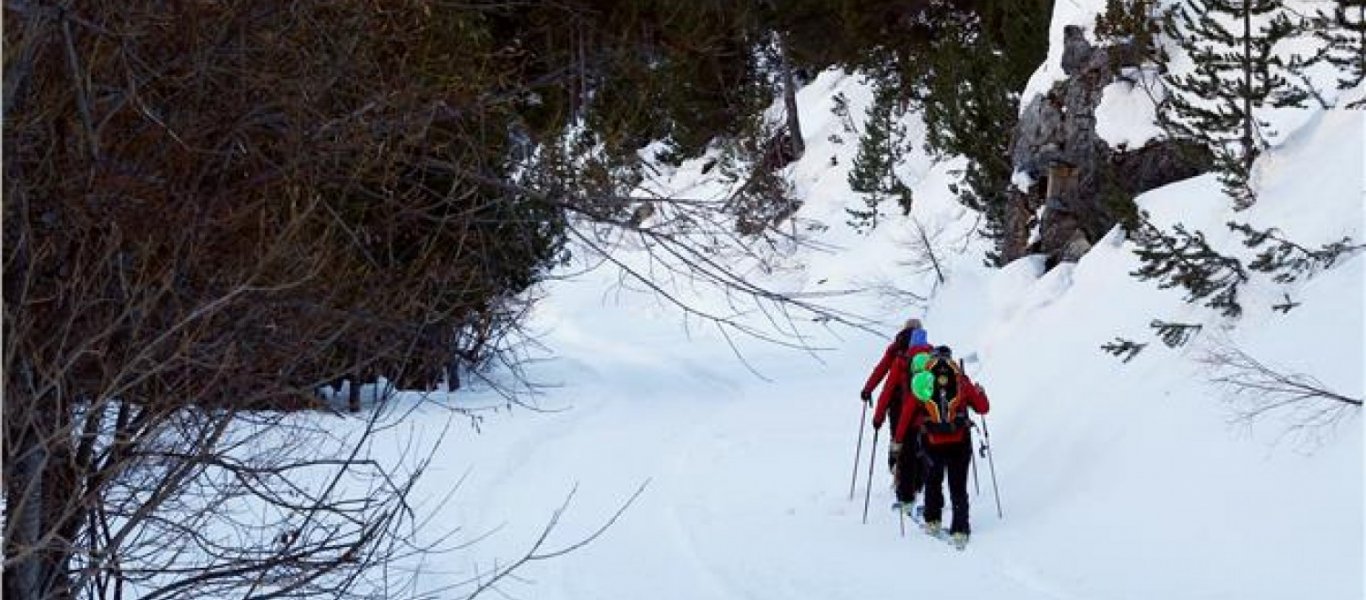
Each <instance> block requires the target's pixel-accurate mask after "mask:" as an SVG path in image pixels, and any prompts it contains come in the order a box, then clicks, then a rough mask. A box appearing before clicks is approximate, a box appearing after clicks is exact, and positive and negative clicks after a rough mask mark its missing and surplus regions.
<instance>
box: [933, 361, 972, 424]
mask: <svg viewBox="0 0 1366 600" xmlns="http://www.w3.org/2000/svg"><path fill="white" fill-rule="evenodd" d="M925 371H926V372H928V373H929V374H930V375H932V376H933V377H934V391H933V393H931V395H930V397H929V398H928V399H926V400H922V401H921V402H922V404H923V406H924V408H925V412H926V413H927V415H928V416H926V418H925V431H928V432H930V433H936V434H947V433H954V432H956V431H959V430H961V429H966V428H967V427H969V426H970V425H971V422H970V421H969V420H968V402H967V398H966V397H965V396H963V395H962V394H959V393H958V376H959V374H960V371H959V369H958V364H957V363H955V362H954V361H953V358H951V357H949V356H945V355H941V354H937V355H936V356H934V357H933V358H931V359H930V362H929V363H928V364H927V365H926V366H925Z"/></svg>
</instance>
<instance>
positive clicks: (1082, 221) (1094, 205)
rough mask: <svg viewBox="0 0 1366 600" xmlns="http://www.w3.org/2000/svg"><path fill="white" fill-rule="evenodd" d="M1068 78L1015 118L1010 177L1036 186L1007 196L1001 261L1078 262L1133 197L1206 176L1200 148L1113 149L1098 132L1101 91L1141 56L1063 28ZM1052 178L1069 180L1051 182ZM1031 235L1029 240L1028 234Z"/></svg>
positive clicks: (1163, 143)
mask: <svg viewBox="0 0 1366 600" xmlns="http://www.w3.org/2000/svg"><path fill="white" fill-rule="evenodd" d="M1064 47H1065V49H1064V52H1063V57H1062V68H1063V72H1064V73H1066V74H1067V76H1068V77H1067V79H1066V80H1064V81H1061V82H1059V83H1058V84H1056V85H1055V86H1054V87H1053V88H1052V89H1051V90H1049V92H1048V93H1047V94H1043V95H1040V96H1036V97H1035V98H1033V99H1032V100H1030V102H1029V104H1028V106H1026V107H1025V110H1024V111H1023V112H1022V113H1021V115H1020V121H1019V123H1018V124H1017V125H1016V128H1015V132H1014V141H1013V143H1012V146H1011V161H1012V163H1013V165H1014V167H1015V171H1016V172H1019V173H1024V174H1027V175H1028V176H1029V179H1030V180H1032V181H1033V182H1034V184H1033V185H1032V186H1031V187H1030V188H1029V189H1028V190H1027V191H1025V190H1018V189H1017V190H1012V191H1011V192H1010V193H1011V195H1012V197H1011V207H1010V210H1009V211H1007V228H1008V229H1009V231H1008V232H1007V235H1006V239H1005V247H1004V248H1003V250H1004V252H1003V256H1004V257H1005V258H1006V259H1007V260H1013V259H1015V258H1018V257H1020V256H1023V255H1025V254H1033V253H1044V254H1047V255H1049V261H1048V264H1049V265H1050V266H1051V265H1053V264H1056V263H1057V262H1058V261H1061V260H1076V258H1078V257H1079V256H1080V254H1083V253H1084V252H1085V250H1086V249H1087V248H1089V247H1090V244H1091V243H1093V242H1095V241H1096V240H1098V239H1100V237H1101V236H1102V235H1104V234H1105V232H1106V231H1109V229H1110V228H1111V227H1113V226H1114V225H1115V224H1116V223H1119V222H1121V221H1122V220H1123V219H1124V218H1125V217H1126V215H1130V214H1132V213H1133V198H1134V196H1137V195H1138V194H1140V193H1142V192H1144V191H1147V190H1150V189H1153V188H1155V187H1159V186H1162V185H1166V184H1168V183H1171V182H1173V181H1178V180H1181V179H1185V178H1187V177H1192V176H1194V175H1198V174H1200V173H1202V172H1204V171H1207V170H1208V164H1209V157H1208V154H1207V153H1206V152H1204V151H1203V149H1201V148H1198V147H1191V146H1190V145H1189V144H1182V143H1177V142H1173V141H1170V140H1159V141H1153V142H1149V143H1148V144H1146V145H1144V146H1143V147H1142V148H1139V149H1135V150H1131V149H1120V150H1117V149H1114V148H1111V147H1110V146H1109V144H1107V143H1106V142H1105V140H1103V139H1101V138H1100V137H1099V136H1098V135H1097V134H1096V116H1095V114H1096V107H1097V106H1098V105H1099V104H1100V101H1101V96H1102V94H1103V93H1104V90H1105V87H1106V86H1107V85H1109V84H1110V83H1112V82H1114V81H1115V79H1116V77H1117V76H1118V74H1119V73H1120V72H1122V70H1123V69H1124V68H1125V67H1135V66H1138V59H1139V54H1138V53H1137V52H1136V51H1135V50H1134V49H1133V48H1129V47H1127V46H1125V45H1116V46H1102V47H1095V46H1092V45H1091V43H1090V42H1088V41H1087V40H1086V38H1085V36H1084V35H1083V34H1082V31H1081V29H1079V28H1077V27H1068V28H1067V29H1066V30H1064ZM1050 171H1051V173H1052V175H1053V178H1054V179H1057V178H1059V177H1063V178H1067V179H1066V180H1065V181H1054V182H1053V183H1052V184H1049V176H1050ZM1036 230H1037V232H1038V235H1037V236H1031V233H1032V232H1033V231H1036Z"/></svg>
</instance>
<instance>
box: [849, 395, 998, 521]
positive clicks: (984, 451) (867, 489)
mask: <svg viewBox="0 0 1366 600" xmlns="http://www.w3.org/2000/svg"><path fill="white" fill-rule="evenodd" d="M869 404H871V402H867V401H865V402H863V414H862V415H861V416H860V417H859V425H858V444H857V445H856V446H854V472H853V475H852V476H851V477H850V479H849V500H850V501H852V500H853V499H854V488H855V487H857V485H858V462H859V458H860V456H861V454H862V453H863V429H864V424H865V423H867V422H868V405H869ZM981 417H982V436H983V437H984V438H985V439H984V440H983V441H982V444H981V446H980V447H979V448H978V450H977V452H976V453H975V454H978V455H980V456H985V457H986V459H987V467H988V469H990V472H991V493H992V496H993V497H994V498H995V500H996V517H997V518H1001V519H1003V518H1005V515H1004V514H1003V513H1002V511H1001V492H1000V489H999V488H998V487H997V485H996V461H995V460H994V459H993V457H992V454H991V430H990V429H988V428H987V417H986V415H981ZM880 431H881V430H880V429H873V448H872V450H870V451H869V453H868V483H867V485H865V486H864V488H863V523H864V524H865V525H866V524H868V503H869V501H870V499H871V498H872V493H873V465H875V464H876V463H877V436H878V433H879V432H880ZM969 460H970V461H971V462H972V487H973V490H974V491H975V492H976V493H977V494H979V495H980V494H981V488H980V487H979V486H978V484H977V460H976V459H975V458H971V459H969ZM902 527H903V528H904V527H905V523H902ZM903 533H904V531H903Z"/></svg>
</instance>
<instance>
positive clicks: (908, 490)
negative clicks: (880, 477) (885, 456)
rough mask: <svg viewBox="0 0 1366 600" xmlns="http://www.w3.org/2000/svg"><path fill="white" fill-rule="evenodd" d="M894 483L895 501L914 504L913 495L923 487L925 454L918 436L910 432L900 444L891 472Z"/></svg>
mask: <svg viewBox="0 0 1366 600" xmlns="http://www.w3.org/2000/svg"><path fill="white" fill-rule="evenodd" d="M892 473H893V478H894V481H895V482H896V499H897V501H898V502H901V503H903V504H906V503H910V502H914V501H915V495H916V494H918V493H920V488H922V487H924V486H925V452H924V450H922V446H921V443H920V436H918V435H915V433H914V432H911V434H910V435H907V436H906V439H905V440H904V441H903V442H902V443H901V452H900V455H899V456H897V460H896V469H895V470H893V471H892Z"/></svg>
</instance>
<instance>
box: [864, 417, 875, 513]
mask: <svg viewBox="0 0 1366 600" xmlns="http://www.w3.org/2000/svg"><path fill="white" fill-rule="evenodd" d="M877 433H878V430H877V429H873V449H872V451H871V452H869V454H868V486H867V487H865V488H863V524H864V525H867V524H868V499H869V498H871V497H872V496H873V465H874V464H876V463H877Z"/></svg>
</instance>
